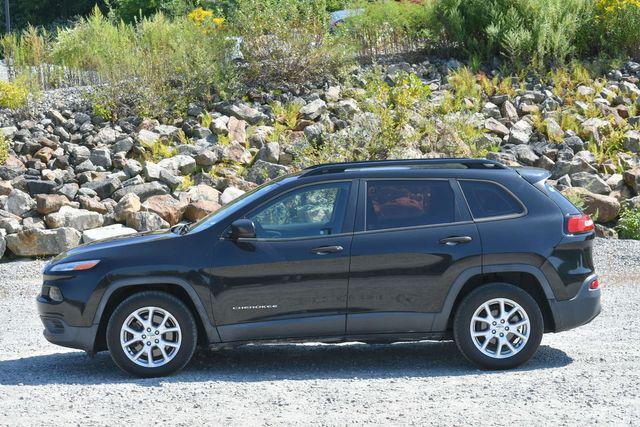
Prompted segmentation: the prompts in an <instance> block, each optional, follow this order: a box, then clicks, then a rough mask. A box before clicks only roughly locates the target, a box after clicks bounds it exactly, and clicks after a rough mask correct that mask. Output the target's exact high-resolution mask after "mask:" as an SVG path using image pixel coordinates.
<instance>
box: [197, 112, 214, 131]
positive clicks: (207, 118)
mask: <svg viewBox="0 0 640 427" xmlns="http://www.w3.org/2000/svg"><path fill="white" fill-rule="evenodd" d="M212 122H213V118H212V117H211V114H210V113H209V112H208V111H207V110H205V111H204V112H203V113H202V117H201V118H200V126H202V127H203V128H207V129H209V126H211V123H212Z"/></svg>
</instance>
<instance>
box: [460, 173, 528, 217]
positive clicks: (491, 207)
mask: <svg viewBox="0 0 640 427" xmlns="http://www.w3.org/2000/svg"><path fill="white" fill-rule="evenodd" d="M460 186H461V187H462V191H463V192H464V196H465V198H466V199H467V203H469V208H470V209H471V214H472V215H473V217H474V218H475V219H480V218H492V217H496V216H506V215H517V214H521V213H523V212H524V208H523V207H522V205H521V204H520V203H519V202H518V201H517V200H516V199H515V198H514V197H513V196H512V195H511V194H509V193H508V192H507V191H506V190H505V189H504V188H502V187H500V186H499V185H497V184H494V183H492V182H486V181H460Z"/></svg>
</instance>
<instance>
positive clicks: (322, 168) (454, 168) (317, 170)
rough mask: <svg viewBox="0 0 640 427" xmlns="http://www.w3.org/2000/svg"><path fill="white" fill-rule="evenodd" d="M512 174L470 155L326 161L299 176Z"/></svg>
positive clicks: (510, 171)
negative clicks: (462, 156) (339, 161)
mask: <svg viewBox="0 0 640 427" xmlns="http://www.w3.org/2000/svg"><path fill="white" fill-rule="evenodd" d="M507 174H508V175H512V174H515V171H514V170H513V169H511V168H509V167H507V166H504V165H502V164H501V163H498V162H496V161H493V160H487V159H470V158H439V159H403V160H375V161H364V162H344V163H327V164H322V165H317V166H311V167H309V168H306V169H304V170H302V171H301V172H299V173H298V175H297V177H298V178H306V177H324V178H329V177H331V178H336V179H337V178H341V177H349V178H366V177H436V176H437V177H443V178H455V177H468V178H473V177H489V176H495V175H502V176H505V175H507Z"/></svg>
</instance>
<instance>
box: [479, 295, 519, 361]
mask: <svg viewBox="0 0 640 427" xmlns="http://www.w3.org/2000/svg"><path fill="white" fill-rule="evenodd" d="M469 331H470V332H471V339H472V340H473V344H474V345H475V346H476V348H477V349H478V350H480V352H481V353H482V354H484V355H486V356H489V357H491V358H493V359H507V358H509V357H513V356H514V355H516V354H518V353H519V352H520V351H521V350H522V349H523V348H524V347H525V345H526V344H527V341H528V340H529V333H530V331H531V324H530V322H529V316H528V315H527V312H526V311H525V310H524V308H522V307H521V306H520V304H518V303H517V302H515V301H512V300H510V299H507V298H494V299H491V300H489V301H487V302H485V303H483V304H482V305H480V307H478V308H477V309H476V311H475V313H473V317H472V318H471V324H470V325H469Z"/></svg>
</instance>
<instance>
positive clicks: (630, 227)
mask: <svg viewBox="0 0 640 427" xmlns="http://www.w3.org/2000/svg"><path fill="white" fill-rule="evenodd" d="M616 230H617V231H618V235H619V236H620V237H622V238H623V239H635V240H640V210H638V209H633V210H632V209H625V210H623V211H622V212H621V213H620V220H619V221H618V226H617V227H616Z"/></svg>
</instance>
